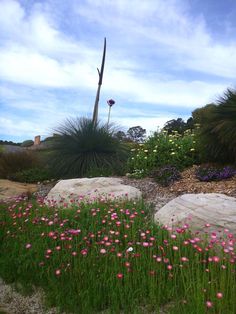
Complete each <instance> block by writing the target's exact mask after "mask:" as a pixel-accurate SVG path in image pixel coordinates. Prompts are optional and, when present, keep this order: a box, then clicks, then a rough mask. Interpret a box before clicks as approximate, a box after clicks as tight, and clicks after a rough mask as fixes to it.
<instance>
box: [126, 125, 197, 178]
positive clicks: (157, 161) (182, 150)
mask: <svg viewBox="0 0 236 314" xmlns="http://www.w3.org/2000/svg"><path fill="white" fill-rule="evenodd" d="M195 143H196V141H195V133H194V132H191V131H189V130H188V131H185V133H184V135H183V136H181V135H180V134H178V133H177V132H174V133H173V134H170V135H168V134H167V132H166V131H163V132H155V133H154V134H153V135H152V136H150V137H149V138H148V139H147V141H146V142H145V143H144V144H139V145H137V146H136V148H133V149H131V153H132V155H131V157H130V159H129V161H128V167H129V172H131V173H133V174H134V175H135V173H138V174H140V173H142V174H143V176H145V175H148V174H149V173H150V171H152V170H153V169H158V168H159V167H162V166H166V165H167V164H169V165H173V166H175V167H176V168H177V169H178V170H183V169H184V168H186V167H189V166H192V165H193V164H196V163H197V162H198V154H197V152H196V145H195Z"/></svg>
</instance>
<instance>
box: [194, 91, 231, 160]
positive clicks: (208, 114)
mask: <svg viewBox="0 0 236 314" xmlns="http://www.w3.org/2000/svg"><path fill="white" fill-rule="evenodd" d="M193 118H194V119H195V120H196V122H199V123H200V125H201V128H200V130H199V145H200V148H201V151H202V155H203V158H204V159H207V160H208V161H218V162H222V163H225V162H236V137H235V134H236V91H235V90H230V89H227V90H226V91H225V92H224V94H223V96H221V97H220V98H219V99H218V101H217V103H216V104H211V105H207V106H205V107H204V108H201V109H197V110H195V112H193Z"/></svg>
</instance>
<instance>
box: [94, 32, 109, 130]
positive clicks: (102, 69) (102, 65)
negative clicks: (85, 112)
mask: <svg viewBox="0 0 236 314" xmlns="http://www.w3.org/2000/svg"><path fill="white" fill-rule="evenodd" d="M105 58H106V37H105V38H104V48H103V56H102V64H101V70H99V69H97V70H98V76H99V80H98V89H97V95H96V99H95V104H94V109H93V125H96V123H97V120H98V103H99V97H100V90H101V86H102V78H103V72H104V65H105Z"/></svg>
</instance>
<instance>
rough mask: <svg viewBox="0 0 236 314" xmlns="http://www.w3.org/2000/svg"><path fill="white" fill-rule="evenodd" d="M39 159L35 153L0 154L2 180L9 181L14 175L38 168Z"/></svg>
mask: <svg viewBox="0 0 236 314" xmlns="http://www.w3.org/2000/svg"><path fill="white" fill-rule="evenodd" d="M38 164H39V161H38V158H37V157H36V156H35V154H34V153H33V152H25V151H24V152H15V153H1V154H0V178H3V179H8V178H10V177H11V176H12V175H13V174H15V173H17V172H19V171H23V170H26V169H30V168H33V167H36V166H37V165H38Z"/></svg>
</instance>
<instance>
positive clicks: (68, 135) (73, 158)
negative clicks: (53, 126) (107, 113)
mask: <svg viewBox="0 0 236 314" xmlns="http://www.w3.org/2000/svg"><path fill="white" fill-rule="evenodd" d="M56 132H57V134H58V136H56V137H55V138H54V139H53V142H52V143H53V150H54V154H53V156H52V160H51V164H52V167H53V169H54V171H55V174H56V175H58V176H61V177H67V178H73V177H83V176H87V175H89V174H91V172H93V170H94V171H95V172H96V171H97V169H106V170H107V171H108V170H109V172H110V173H111V174H116V173H117V174H120V173H122V172H123V171H125V170H123V169H124V166H125V162H126V160H127V156H128V150H127V148H126V146H125V145H124V144H123V143H121V142H120V141H119V140H118V139H117V138H115V137H114V136H113V134H114V131H113V130H112V129H111V128H110V127H109V128H107V124H104V125H102V124H100V123H96V124H95V125H94V124H93V122H92V120H90V119H86V118H81V119H78V118H77V119H74V120H72V119H71V120H67V121H66V122H65V123H64V125H61V126H60V127H59V128H58V129H57V130H56Z"/></svg>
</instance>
